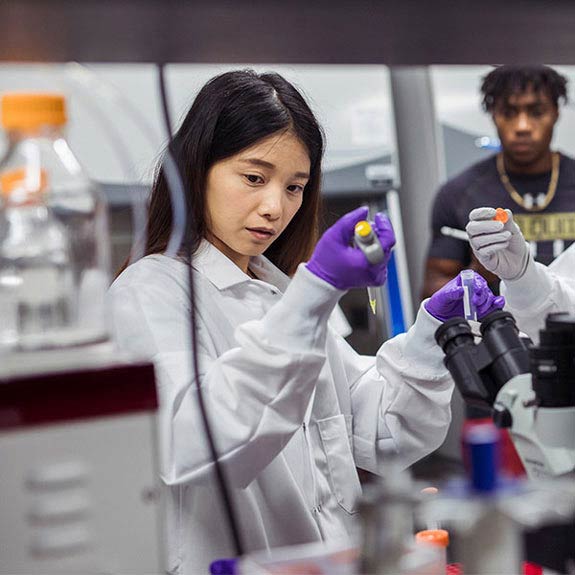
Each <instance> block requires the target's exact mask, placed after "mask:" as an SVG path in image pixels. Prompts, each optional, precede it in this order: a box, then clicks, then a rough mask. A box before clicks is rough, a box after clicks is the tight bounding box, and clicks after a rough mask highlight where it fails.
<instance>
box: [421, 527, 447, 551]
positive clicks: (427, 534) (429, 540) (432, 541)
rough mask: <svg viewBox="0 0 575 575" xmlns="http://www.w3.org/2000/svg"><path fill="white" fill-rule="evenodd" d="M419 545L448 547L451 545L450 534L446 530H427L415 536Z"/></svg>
mask: <svg viewBox="0 0 575 575" xmlns="http://www.w3.org/2000/svg"><path fill="white" fill-rule="evenodd" d="M415 540H416V541H417V542H418V543H425V544H426V545H434V546H435V547H447V546H448V545H449V532H448V531H445V529H427V530H425V531H418V532H417V533H416V534H415Z"/></svg>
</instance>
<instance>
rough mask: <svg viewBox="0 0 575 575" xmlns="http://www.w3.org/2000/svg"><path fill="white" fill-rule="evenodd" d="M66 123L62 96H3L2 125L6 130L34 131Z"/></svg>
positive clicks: (24, 93) (25, 94)
mask: <svg viewBox="0 0 575 575" xmlns="http://www.w3.org/2000/svg"><path fill="white" fill-rule="evenodd" d="M65 123H66V99H65V98H64V96H63V95H62V94H42V93H38V94H35V93H27V92H22V93H19V92H18V93H17V92H14V93H8V94H4V95H3V96H2V125H3V126H4V128H5V129H6V130H34V129H37V128H39V127H41V126H63V125H64V124H65Z"/></svg>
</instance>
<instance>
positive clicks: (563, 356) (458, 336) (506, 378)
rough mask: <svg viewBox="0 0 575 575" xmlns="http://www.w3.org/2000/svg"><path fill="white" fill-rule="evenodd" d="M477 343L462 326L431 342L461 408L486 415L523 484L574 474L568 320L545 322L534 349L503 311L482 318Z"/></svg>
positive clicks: (573, 353)
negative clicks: (524, 477) (511, 453)
mask: <svg viewBox="0 0 575 575" xmlns="http://www.w3.org/2000/svg"><path fill="white" fill-rule="evenodd" d="M481 335H482V340H481V341H480V342H479V343H477V342H476V338H475V336H474V335H473V334H472V332H471V327H470V325H469V324H468V323H467V322H466V321H465V320H464V319H463V318H454V319H451V320H449V321H447V322H445V323H444V324H443V325H442V326H441V327H440V328H439V329H438V330H437V332H436V334H435V337H436V340H437V342H438V344H439V345H440V346H441V347H442V349H443V350H444V352H445V354H446V355H445V365H446V366H447V368H448V369H449V371H450V373H451V375H452V376H453V379H454V380H455V384H456V385H457V387H458V389H459V390H460V392H461V394H462V396H463V398H464V399H465V401H466V402H468V403H470V404H476V405H481V406H484V407H485V406H488V407H490V408H491V410H492V414H493V420H494V422H495V424H496V425H497V426H498V427H501V428H506V429H508V430H509V433H510V436H511V439H512V441H513V444H514V445H515V448H516V450H517V452H518V454H519V457H520V458H521V460H522V462H523V465H524V467H525V469H526V471H527V473H528V475H529V477H531V478H533V479H535V478H543V477H558V476H563V475H566V474H570V473H575V316H573V315H570V314H551V315H550V316H549V317H548V318H547V323H546V327H545V329H544V330H542V331H541V340H540V345H539V346H532V345H530V344H529V342H527V341H526V340H525V339H523V338H521V337H520V336H519V331H518V329H517V327H516V325H515V320H514V319H513V316H512V315H511V314H510V313H508V312H504V311H496V312H493V313H491V314H489V315H488V316H486V317H485V318H484V320H483V322H482V323H481Z"/></svg>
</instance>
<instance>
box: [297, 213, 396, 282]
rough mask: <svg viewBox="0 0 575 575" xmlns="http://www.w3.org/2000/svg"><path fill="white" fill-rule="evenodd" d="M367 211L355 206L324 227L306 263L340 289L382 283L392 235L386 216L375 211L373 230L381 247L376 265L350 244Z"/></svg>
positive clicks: (391, 245) (385, 272)
mask: <svg viewBox="0 0 575 575" xmlns="http://www.w3.org/2000/svg"><path fill="white" fill-rule="evenodd" d="M367 214H368V208H367V207H361V208H357V209H356V210H353V211H352V212H349V213H348V214H346V215H345V216H343V217H341V218H340V219H339V220H338V221H337V222H335V224H333V226H331V227H330V228H329V229H327V230H326V231H325V233H324V234H323V236H322V237H321V238H320V240H319V242H318V243H317V245H316V247H315V250H314V252H313V255H312V257H311V259H310V260H309V262H308V263H307V264H306V265H307V268H308V270H309V271H310V272H312V273H313V274H315V275H316V276H318V277H319V278H321V279H323V280H325V281H326V282H328V283H329V284H331V285H332V286H334V287H336V288H338V289H341V290H348V289H351V288H361V287H367V286H381V285H383V284H384V283H385V280H386V279H387V262H388V261H389V258H390V255H391V249H392V248H393V246H394V245H395V234H394V233H393V228H392V227H391V222H390V221H389V219H388V218H387V216H385V215H383V214H381V213H378V214H376V215H375V219H374V225H373V230H374V232H375V234H376V235H377V237H378V239H379V241H380V243H381V247H382V248H383V253H384V258H383V260H382V261H381V262H380V263H378V264H370V263H369V262H368V261H367V258H366V257H365V255H364V254H363V252H362V251H361V250H360V249H359V248H357V247H356V246H354V245H352V242H353V239H354V232H355V224H357V223H358V222H360V221H362V220H365V219H366V218H367Z"/></svg>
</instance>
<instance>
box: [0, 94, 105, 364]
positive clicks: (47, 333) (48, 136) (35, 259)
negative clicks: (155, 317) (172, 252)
mask: <svg viewBox="0 0 575 575" xmlns="http://www.w3.org/2000/svg"><path fill="white" fill-rule="evenodd" d="M2 125H3V127H4V129H5V130H6V131H7V133H8V149H7V152H6V154H5V156H4V157H3V158H2V160H1V161H0V316H1V317H2V322H1V323H0V354H2V353H4V354H5V353H10V352H26V351H37V350H46V349H55V348H56V349H57V348H65V347H70V346H77V345H84V344H88V343H94V342H99V341H105V340H106V339H108V328H107V321H106V313H105V308H104V296H105V292H106V289H107V287H108V285H109V278H110V274H109V261H110V247H109V234H108V219H107V206H106V203H105V201H104V199H103V197H102V195H101V194H100V193H99V191H98V189H97V188H96V187H95V186H94V185H93V183H92V182H91V181H90V180H89V178H88V177H87V176H86V175H85V174H84V172H83V171H82V168H81V167H80V164H79V163H78V161H77V160H76V158H75V157H74V154H73V153H72V151H71V149H70V147H69V146H68V143H67V142H66V139H65V137H64V128H65V126H66V106H65V99H64V97H63V96H62V95H60V94H6V95H4V96H3V98H2Z"/></svg>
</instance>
